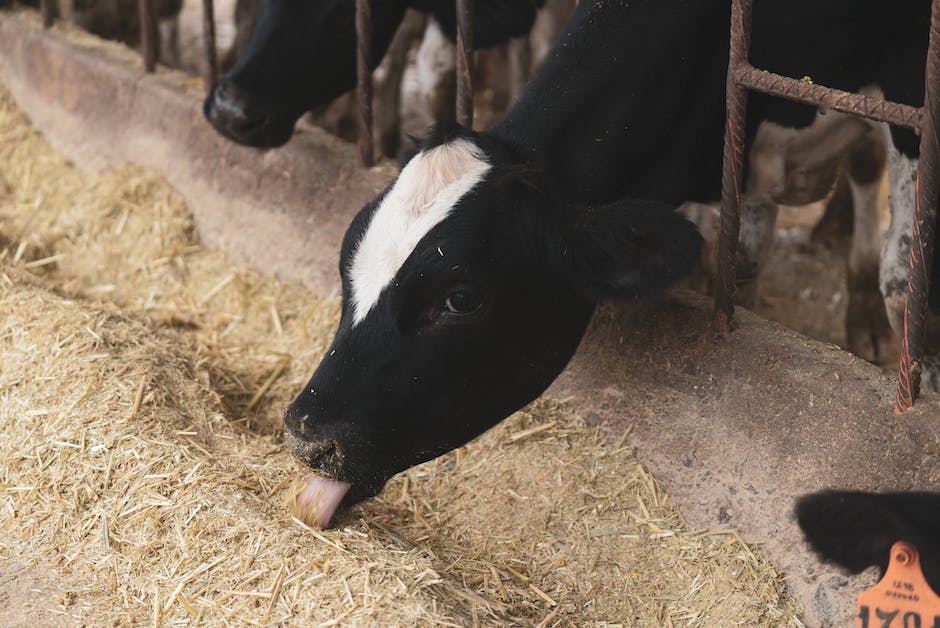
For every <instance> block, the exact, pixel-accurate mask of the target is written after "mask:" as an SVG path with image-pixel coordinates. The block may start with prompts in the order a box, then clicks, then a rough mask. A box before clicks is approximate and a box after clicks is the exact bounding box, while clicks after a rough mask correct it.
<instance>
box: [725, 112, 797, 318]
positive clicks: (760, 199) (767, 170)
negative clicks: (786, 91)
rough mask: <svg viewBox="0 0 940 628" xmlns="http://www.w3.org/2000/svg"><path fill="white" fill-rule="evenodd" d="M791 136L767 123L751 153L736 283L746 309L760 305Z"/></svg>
mask: <svg viewBox="0 0 940 628" xmlns="http://www.w3.org/2000/svg"><path fill="white" fill-rule="evenodd" d="M792 137H793V132H792V131H790V130H788V129H784V128H783V127H780V126H778V125H776V124H771V123H764V124H762V125H761V126H760V127H759V128H758V130H757V135H756V137H755V138H754V144H753V146H752V147H751V151H750V153H749V154H748V163H749V165H750V175H749V176H748V180H747V188H746V190H745V193H744V195H743V196H742V197H741V208H740V209H741V231H740V233H739V235H738V257H737V277H736V282H735V283H736V290H735V302H736V303H737V304H738V305H743V306H744V307H747V308H753V307H754V304H755V303H756V302H757V279H758V276H759V274H760V269H761V266H762V265H763V263H764V261H765V260H766V258H767V254H768V252H769V250H770V247H771V245H772V244H773V241H774V226H775V225H776V223H777V213H778V207H777V203H776V202H775V201H774V200H773V199H774V196H776V195H778V194H780V193H781V191H782V190H783V188H784V185H785V180H786V178H785V175H786V158H785V156H786V146H787V144H788V143H789V142H790V141H791V139H792Z"/></svg>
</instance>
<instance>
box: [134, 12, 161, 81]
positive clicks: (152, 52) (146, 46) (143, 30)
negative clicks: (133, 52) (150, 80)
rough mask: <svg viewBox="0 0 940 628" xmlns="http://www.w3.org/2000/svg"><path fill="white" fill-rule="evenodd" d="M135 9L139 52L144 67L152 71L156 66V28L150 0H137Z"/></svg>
mask: <svg viewBox="0 0 940 628" xmlns="http://www.w3.org/2000/svg"><path fill="white" fill-rule="evenodd" d="M137 10H138V13H139V16H140V20H139V21H140V54H141V55H142V56H143V57H144V69H145V70H146V71H147V72H153V71H154V69H155V68H156V67H157V40H156V37H157V29H156V27H155V25H154V23H155V19H154V13H153V4H152V0H137Z"/></svg>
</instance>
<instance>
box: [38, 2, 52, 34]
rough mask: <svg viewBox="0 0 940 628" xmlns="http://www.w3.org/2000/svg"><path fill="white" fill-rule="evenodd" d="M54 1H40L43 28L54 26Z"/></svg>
mask: <svg viewBox="0 0 940 628" xmlns="http://www.w3.org/2000/svg"><path fill="white" fill-rule="evenodd" d="M53 2H54V0H39V13H40V14H41V15H42V27H43V28H49V27H50V26H52V19H53V18H54V17H55V13H54V6H53V4H52V3H53Z"/></svg>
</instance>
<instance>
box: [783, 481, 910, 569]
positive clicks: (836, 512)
mask: <svg viewBox="0 0 940 628" xmlns="http://www.w3.org/2000/svg"><path fill="white" fill-rule="evenodd" d="M796 519H797V522H798V523H799V524H800V528H801V529H802V530H803V534H804V535H805V536H806V541H807V542H808V543H809V545H810V547H811V548H812V549H813V551H814V552H816V554H817V555H819V557H820V558H822V559H823V560H825V561H828V562H832V563H835V564H837V565H840V566H842V567H844V568H846V569H848V570H849V571H851V572H852V573H858V572H860V571H862V570H863V569H865V568H866V567H868V566H870V565H878V566H880V567H881V570H882V573H884V570H885V569H887V567H888V560H889V558H890V553H891V546H892V545H894V542H895V541H898V540H901V537H902V536H903V535H904V531H902V530H901V529H900V527H901V526H900V525H899V524H898V521H897V519H896V517H895V515H894V513H893V512H892V509H891V505H890V504H889V503H888V502H887V500H886V499H884V496H881V495H876V494H870V493H856V492H841V491H824V492H821V493H813V494H810V495H804V496H803V497H801V498H800V499H799V501H797V504H796ZM907 540H909V541H911V542H913V541H914V539H907Z"/></svg>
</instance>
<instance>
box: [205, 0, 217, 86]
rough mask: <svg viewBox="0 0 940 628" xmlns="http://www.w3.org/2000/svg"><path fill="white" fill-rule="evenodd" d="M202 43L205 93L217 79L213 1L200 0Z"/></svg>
mask: <svg viewBox="0 0 940 628" xmlns="http://www.w3.org/2000/svg"><path fill="white" fill-rule="evenodd" d="M202 43H203V46H205V49H206V76H205V82H206V92H207V93H212V87H213V86H214V85H215V82H216V81H217V80H218V79H219V62H218V59H217V58H216V50H215V1H214V0H202Z"/></svg>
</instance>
